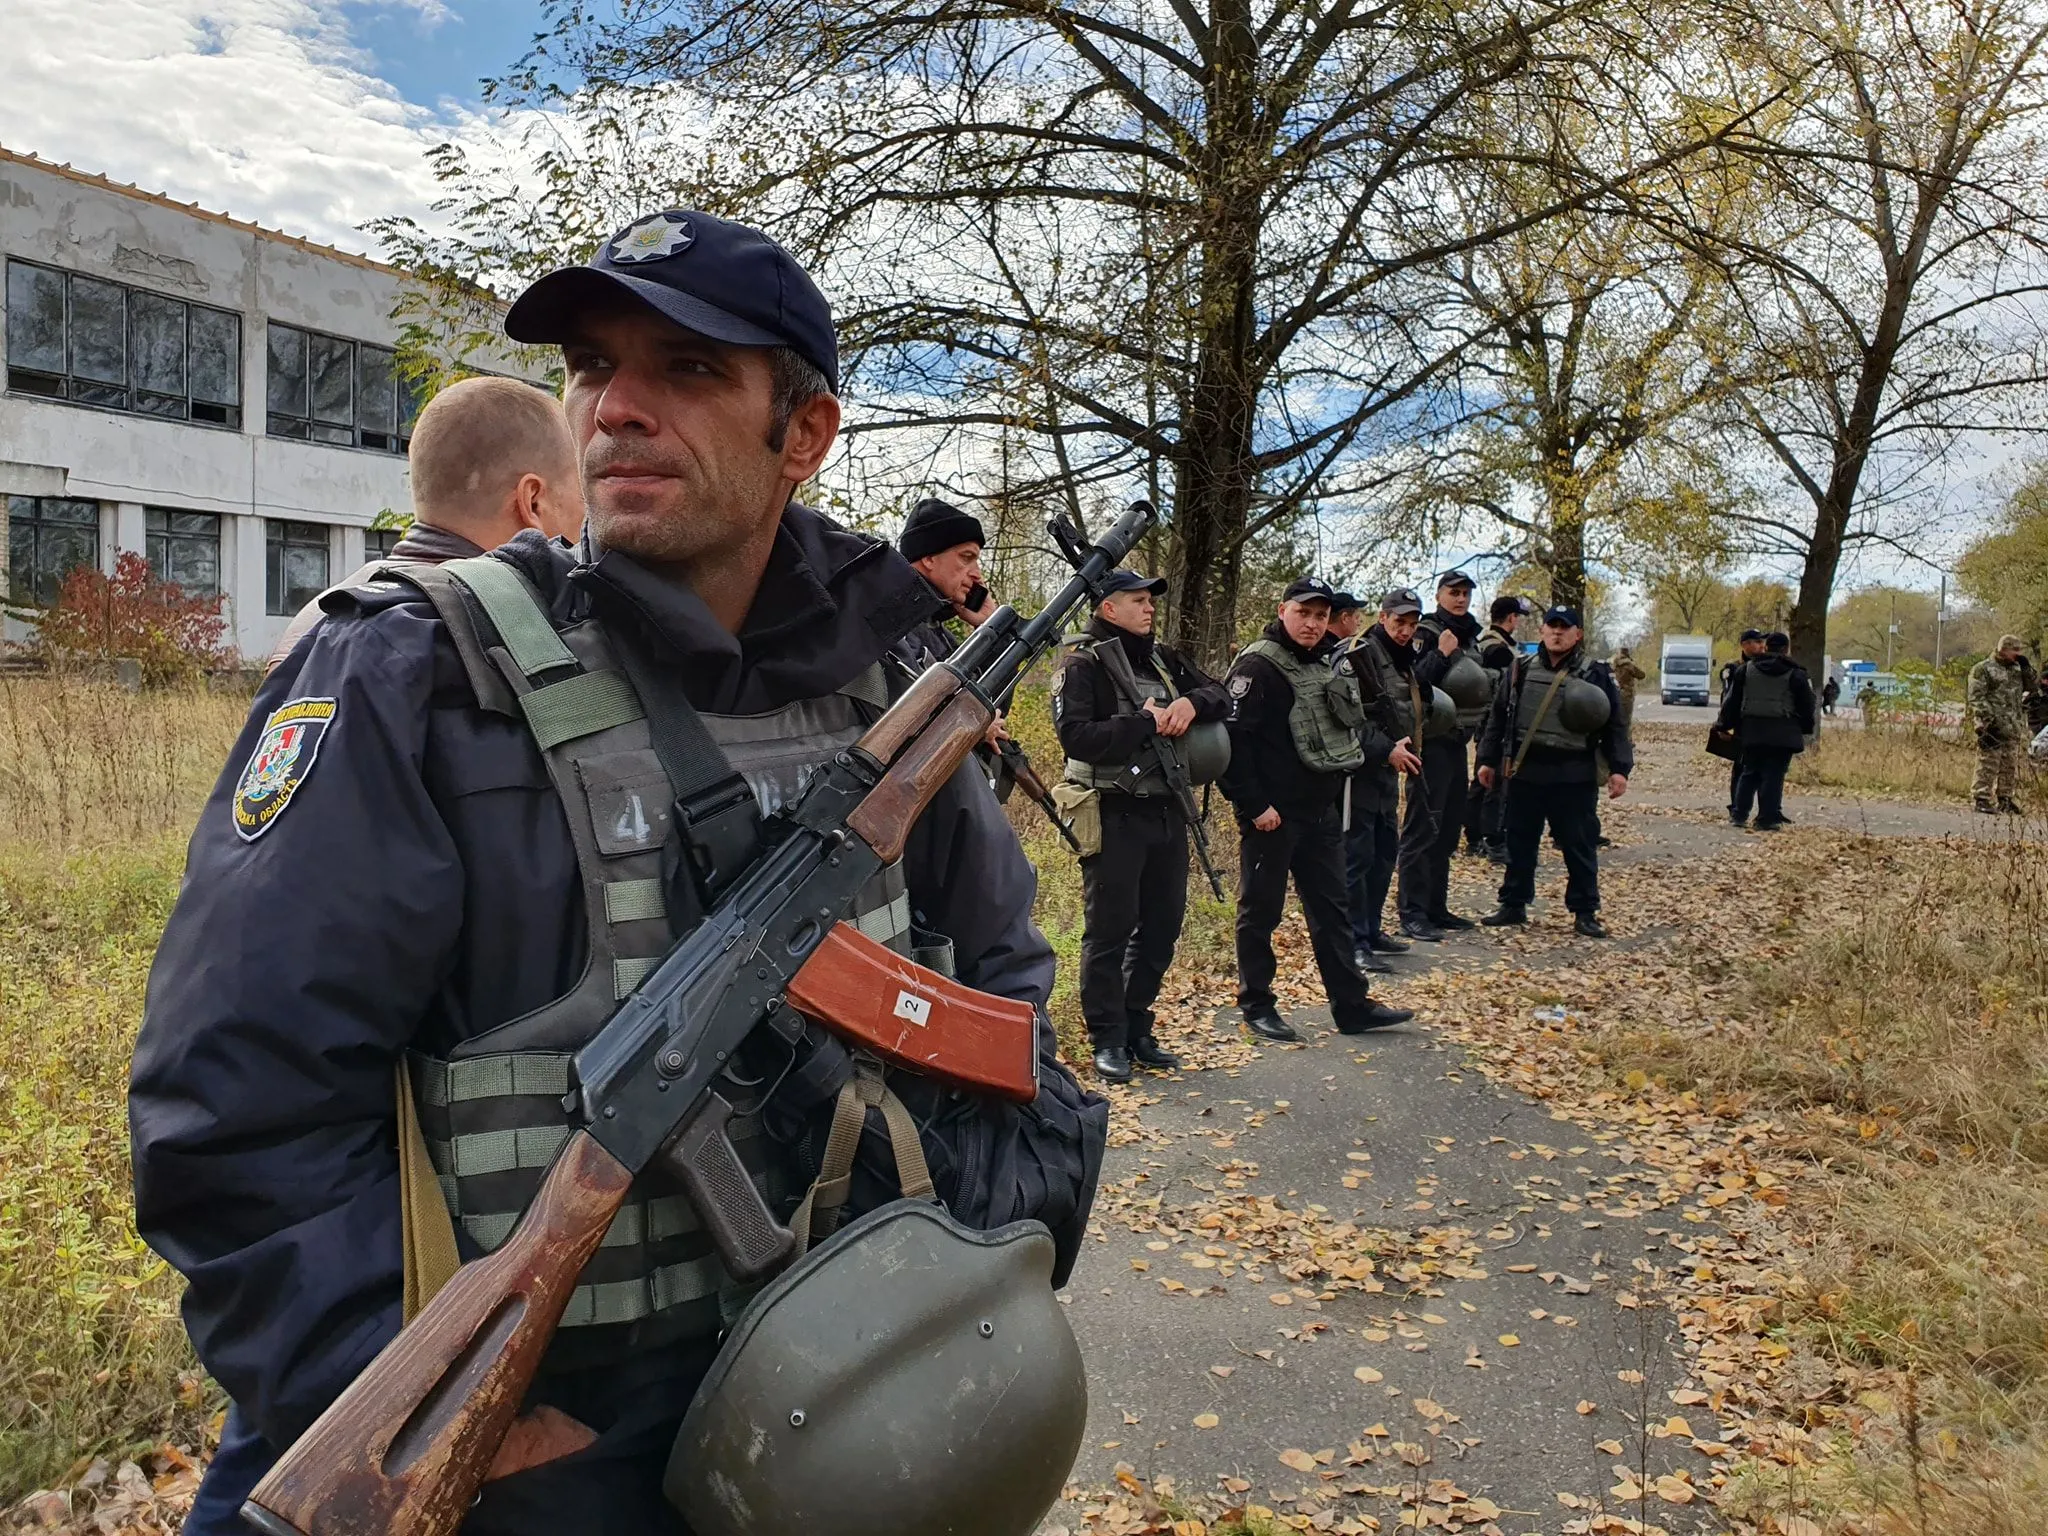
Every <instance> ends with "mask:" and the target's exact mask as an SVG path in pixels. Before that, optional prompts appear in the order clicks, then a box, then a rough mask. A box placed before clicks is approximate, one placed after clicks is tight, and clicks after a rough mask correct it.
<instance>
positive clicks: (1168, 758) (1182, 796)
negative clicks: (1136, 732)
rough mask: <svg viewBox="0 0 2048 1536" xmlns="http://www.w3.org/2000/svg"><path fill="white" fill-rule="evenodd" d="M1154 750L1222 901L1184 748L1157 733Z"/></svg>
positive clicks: (1212, 886)
mask: <svg viewBox="0 0 2048 1536" xmlns="http://www.w3.org/2000/svg"><path fill="white" fill-rule="evenodd" d="M1152 750H1153V751H1154V752H1156V753H1158V754H1159V771H1160V772H1161V773H1162V774H1164V775H1165V776H1166V787H1167V788H1168V789H1170V790H1172V791H1173V798H1174V799H1175V801H1177V802H1178V803H1179V805H1180V813H1181V815H1182V816H1183V817H1185V818H1186V819H1187V824H1188V831H1190V832H1192V833H1193V834H1194V838H1195V858H1196V859H1197V860H1198V861H1199V862H1200V863H1201V866H1202V873H1203V874H1205V875H1207V876H1208V877H1209V889H1210V890H1211V891H1212V892H1214V893H1215V896H1216V899H1217V900H1218V901H1222V900H1224V899H1225V897H1224V895H1223V881H1222V879H1221V878H1220V877H1219V876H1218V875H1217V873H1216V866H1215V865H1214V864H1213V863H1211V862H1210V859H1209V833H1208V829H1207V828H1206V827H1205V826H1204V824H1203V820H1202V813H1201V809H1200V807H1198V806H1197V805H1196V804H1195V786H1194V783H1193V782H1192V781H1191V780H1190V779H1189V778H1188V765H1187V764H1186V763H1184V762H1182V761H1181V755H1180V747H1179V746H1178V745H1177V744H1176V743H1175V742H1174V741H1173V739H1172V738H1171V737H1167V736H1156V735H1155V736H1154V737H1153V738H1152Z"/></svg>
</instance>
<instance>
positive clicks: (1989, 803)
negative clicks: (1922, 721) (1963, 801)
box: [1970, 635, 2027, 816]
mask: <svg viewBox="0 0 2048 1536" xmlns="http://www.w3.org/2000/svg"><path fill="white" fill-rule="evenodd" d="M2023 649H2024V647H2023V646H2022V644H2021V642H2020V637H2019V636H2018V635H2000V636H1999V637H1998V649H1997V650H1996V651H1994V652H1993V653H1992V654H1991V655H1989V656H1986V657H1985V658H1984V659H1983V660H1982V661H1980V662H1978V663H1977V665H1976V666H1974V667H1972V668H1971V669H1970V721H1971V724H1972V725H1974V726H1975V728H1976V731H1977V781H1976V783H1974V784H1973V785H1971V786H1970V798H1971V800H1973V801H1974V802H1975V803H1976V807H1977V809H1978V810H1979V811H1981V812H1983V813H1984V814H1985V815H1987V816H1991V815H1996V814H1998V813H2000V812H2017V811H2018V810H2019V803H2018V801H2017V800H2015V799H2014V796H2015V795H2016V794H2017V793H2018V791H2019V782H2020V754H2021V752H2023V751H2024V750H2025V749H2026V745H2027V678H2026V671H2025V665H2026V663H2025V660H2024V658H2023V657H2022V655H2021V651H2022V650H2023Z"/></svg>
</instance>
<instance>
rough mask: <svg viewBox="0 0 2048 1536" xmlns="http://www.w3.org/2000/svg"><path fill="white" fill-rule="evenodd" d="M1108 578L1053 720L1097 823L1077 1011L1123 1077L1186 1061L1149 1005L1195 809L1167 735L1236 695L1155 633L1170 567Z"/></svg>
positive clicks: (1070, 771)
mask: <svg viewBox="0 0 2048 1536" xmlns="http://www.w3.org/2000/svg"><path fill="white" fill-rule="evenodd" d="M1105 586H1106V590H1107V595H1106V596H1105V597H1104V598H1103V600H1102V602H1101V603H1099V604H1098V605H1097V606H1096V610H1095V617H1094V618H1093V619H1091V620H1090V621H1089V624H1088V633H1087V635H1086V636H1085V637H1084V638H1083V639H1082V641H1081V643H1080V644H1079V645H1078V646H1076V647H1075V648H1074V650H1073V651H1072V652H1071V653H1070V654H1069V656H1068V657H1067V659H1066V661H1065V663H1064V665H1063V666H1062V667H1061V669H1060V677H1059V684H1058V687H1057V688H1056V689H1055V690H1054V693H1053V704H1052V718H1053V725H1054V728H1055V729H1057V730H1058V732H1059V738H1060V746H1061V748H1062V749H1063V750H1064V751H1065V752H1066V754H1067V768H1066V780H1067V782H1068V783H1069V784H1072V785H1075V786H1077V787H1078V788H1080V789H1083V790H1093V791H1095V794H1096V802H1095V805H1096V814H1097V816H1098V818H1099V820H1100V824H1101V846H1100V847H1099V848H1098V849H1097V850H1096V851H1094V852H1090V853H1084V854H1083V855H1082V858H1081V893H1082V894H1081V899H1082V904H1083V911H1084V913H1085V918H1084V924H1085V926H1084V927H1083V929H1082V933H1081V1016H1082V1017H1083V1018H1084V1019H1086V1020H1087V1022H1088V1034H1089V1038H1090V1039H1092V1040H1093V1041H1094V1043H1095V1073H1096V1075H1097V1076H1098V1077H1101V1078H1103V1079H1105V1080H1106V1081H1109V1082H1112V1083H1124V1082H1129V1081H1130V1078H1131V1068H1132V1065H1133V1063H1135V1064H1136V1065H1138V1066H1142V1067H1150V1068H1152V1069H1153V1070H1154V1071H1159V1072H1170V1071H1172V1070H1173V1069H1174V1068H1175V1067H1177V1066H1179V1065H1180V1058H1178V1057H1177V1056H1175V1055H1173V1054H1172V1053H1171V1052H1170V1051H1167V1050H1165V1049H1163V1048H1162V1047H1161V1046H1160V1044H1159V1041H1158V1040H1157V1039H1156V1038H1155V1037H1154V1036H1153V1032H1152V1031H1153V1022H1154V1021H1153V1016H1152V1004H1153V1003H1154V1002H1155V1001H1157V1000H1158V997H1159V983H1160V982H1161V981H1162V980H1163V979H1164V978H1165V976H1166V968H1167V967H1168V966H1169V965H1171V964H1173V947H1174V945H1175V944H1177V943H1178V942H1179V941H1180V928H1181V923H1182V921H1183V920H1184V919H1185V917H1186V916H1187V909H1188V824H1187V818H1186V817H1185V816H1184V815H1183V814H1182V812H1181V807H1180V802H1179V800H1178V799H1177V798H1176V797H1175V796H1174V793H1173V790H1172V787H1171V786H1170V785H1169V784H1168V783H1167V780H1166V775H1165V773H1164V772H1163V771H1162V770H1161V767H1160V762H1159V745H1160V743H1161V742H1166V743H1168V744H1170V750H1174V751H1176V752H1178V751H1179V747H1180V744H1183V743H1184V742H1185V740H1186V737H1187V733H1188V731H1189V730H1190V729H1191V728H1193V727H1195V726H1197V725H1204V724H1207V725H1211V726H1213V725H1214V724H1215V723H1217V722H1220V721H1221V720H1222V719H1223V717H1224V716H1225V715H1226V714H1228V713H1229V710H1230V698H1229V696H1228V695H1227V694H1226V693H1224V691H1223V685H1222V684H1221V683H1219V682H1217V681H1215V680H1214V679H1213V678H1210V677H1205V676H1204V675H1203V674H1202V672H1201V671H1200V669H1198V668H1197V667H1196V666H1195V665H1194V664H1193V663H1192V662H1190V661H1188V660H1187V659H1186V658H1185V657H1183V656H1182V655H1181V654H1180V653H1179V652H1178V651H1175V650H1172V649H1170V648H1169V647H1167V646H1164V645H1159V644H1156V643H1155V642H1154V640H1153V636H1152V629H1153V617H1154V616H1153V607H1154V603H1155V601H1156V600H1157V599H1158V598H1160V597H1162V596H1163V595H1165V592H1166V578H1165V577H1163V576H1162V577H1157V578H1148V577H1144V576H1140V575H1139V574H1138V573H1137V572H1136V571H1117V572H1115V573H1114V574H1112V575H1111V576H1110V578H1109V580H1108V582H1107V583H1106V584H1105ZM1181 763H1182V766H1183V768H1185V766H1186V759H1185V757H1183V758H1182V759H1181ZM1084 846H1085V845H1084Z"/></svg>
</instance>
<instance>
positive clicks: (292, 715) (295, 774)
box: [235, 699, 335, 843]
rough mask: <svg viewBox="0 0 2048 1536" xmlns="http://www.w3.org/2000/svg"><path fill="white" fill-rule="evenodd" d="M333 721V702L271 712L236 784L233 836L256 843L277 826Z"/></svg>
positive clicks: (294, 704)
mask: <svg viewBox="0 0 2048 1536" xmlns="http://www.w3.org/2000/svg"><path fill="white" fill-rule="evenodd" d="M334 716H335V702H334V700H333V699H293V700H291V701H290V702H289V703H286V704H281V705H279V706H278V707H277V708H276V709H274V710H272V711H271V712H270V718H269V719H268V720H266V721H264V722H263V734H262V735H261V736H259V737H257V738H256V748H255V750H254V751H252V752H251V753H250V754H249V761H248V763H247V764H246V765H245V766H244V767H243V769H242V776H241V778H240V779H238V780H237V781H236V782H235V833H236V835H237V836H239V837H240V838H241V839H242V841H243V842H245V843H253V842H255V841H256V839H257V838H259V837H261V836H262V835H263V834H264V833H266V832H268V831H269V830H270V829H271V828H272V827H274V826H275V825H277V818H278V817H280V816H282V815H283V814H284V813H285V807H287V806H289V805H290V804H291V803H292V797H293V796H294V795H295V794H297V793H298V789H299V786H300V785H301V784H303V783H305V782H306V778H307V775H309V774H311V773H312V771H313V764H314V762H315V761H316V760H317V759H318V758H319V756H320V743H321V741H322V740H323V739H324V738H325V737H326V735H327V728H328V727H329V726H330V725H332V724H333V723H334Z"/></svg>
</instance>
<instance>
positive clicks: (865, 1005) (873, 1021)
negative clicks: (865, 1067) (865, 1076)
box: [785, 923, 1038, 1104]
mask: <svg viewBox="0 0 2048 1536" xmlns="http://www.w3.org/2000/svg"><path fill="white" fill-rule="evenodd" d="M785 995H786V996H787V997H788V999H789V1003H790V1006H791V1007H793V1008H795V1009H797V1010H799V1011H800V1012H802V1013H806V1014H809V1015H810V1016H811V1017H812V1018H814V1019H816V1020H818V1021H819V1022H820V1023H821V1024H824V1025H826V1026H827V1027H828V1028H830V1029H831V1030H832V1031H833V1032H834V1033H835V1034H838V1035H842V1036H845V1037H847V1038H848V1039H850V1040H852V1041H854V1042H856V1043H858V1044H860V1045H863V1046H865V1047H866V1048H867V1049H869V1050H871V1051H873V1052H874V1053H875V1054H876V1055H877V1056H880V1057H882V1058H883V1059H884V1060H886V1061H891V1062H894V1063H896V1064H897V1065H898V1066H903V1067H908V1068H909V1069H910V1070H911V1071H913V1072H919V1073H922V1074H924V1075H925V1076H927V1077H936V1078H938V1079H939V1080H940V1081H942V1082H947V1083H951V1084H953V1085H954V1086H955V1087H956V1088H966V1089H969V1090H971V1091H972V1092H975V1093H994V1094H1000V1095H1001V1096H1002V1097H1004V1098H1006V1099H1014V1100H1016V1101H1017V1102H1019V1103H1023V1104H1028V1103H1030V1102H1031V1100H1032V1099H1034V1098H1036V1097H1037V1096H1038V1015H1037V1012H1036V1011H1035V1010H1034V1009H1033V1008H1032V1006H1031V1005H1030V1004H1029V1003H1020V1002H1017V1001H1015V1000H1013V999H1011V998H1007V997H992V996H990V995H989V994H988V993H986V992H977V991H975V990H974V988H972V987H966V986H962V985H961V984H960V983H959V982H957V981H954V980H952V979H951V978H950V977H946V976H941V975H940V974H939V973H938V972H937V971H932V970H927V969H925V967H923V966H921V965H917V964H914V963H912V962H911V961H909V960H906V959H904V958H903V956H901V955H899V954H897V953H896V952H895V951H894V950H892V949H889V948H887V947H886V946H884V945H881V944H877V943H876V942H875V941H874V940H873V939H871V938H869V937H868V936H867V935H866V934H864V933H862V932H861V931H860V930H859V929H858V928H855V927H854V926H852V925H851V924H850V923H840V924H838V925H837V926H836V927H834V928H833V929H832V931H831V932H830V933H828V934H826V935H825V941H824V942H823V943H822V944H820V945H819V946H818V947H817V949H816V950H814V951H813V952H812V954H811V957H810V959H808V960H806V961H805V962H804V965H803V969H802V970H800V971H798V972H797V973H796V975H795V976H794V977H792V978H791V979H790V983H789V990H788V992H787V993H786V994H785Z"/></svg>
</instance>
